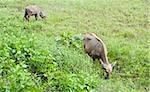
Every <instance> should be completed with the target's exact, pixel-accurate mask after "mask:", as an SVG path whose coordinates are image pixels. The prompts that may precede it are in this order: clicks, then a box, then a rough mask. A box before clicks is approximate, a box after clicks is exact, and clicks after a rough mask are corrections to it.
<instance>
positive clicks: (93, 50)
mask: <svg viewBox="0 0 150 92" xmlns="http://www.w3.org/2000/svg"><path fill="white" fill-rule="evenodd" d="M84 49H85V52H86V53H87V54H88V55H89V56H90V57H91V58H92V59H93V60H94V61H95V59H98V60H100V62H101V64H102V67H103V69H104V70H105V72H106V77H105V79H109V75H110V74H111V73H112V69H113V66H114V65H112V64H110V63H109V62H108V58H107V49H106V46H105V44H104V43H103V41H102V40H101V39H100V38H98V37H97V36H96V35H95V34H94V33H89V34H85V36H84ZM115 63H116V62H115Z"/></svg>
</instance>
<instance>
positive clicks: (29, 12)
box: [24, 5, 46, 21]
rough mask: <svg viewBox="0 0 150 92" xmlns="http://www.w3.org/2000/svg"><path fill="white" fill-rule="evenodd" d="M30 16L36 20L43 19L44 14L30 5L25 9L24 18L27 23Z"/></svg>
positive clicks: (36, 7)
mask: <svg viewBox="0 0 150 92" xmlns="http://www.w3.org/2000/svg"><path fill="white" fill-rule="evenodd" d="M30 16H35V19H36V20H37V19H38V16H40V17H41V18H45V17H46V16H45V14H44V12H43V11H42V10H41V9H40V8H39V7H38V6H36V5H30V6H27V7H26V8H25V14H24V18H25V19H26V20H28V21H29V18H30Z"/></svg>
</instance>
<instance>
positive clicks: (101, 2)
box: [0, 0, 150, 92]
mask: <svg viewBox="0 0 150 92" xmlns="http://www.w3.org/2000/svg"><path fill="white" fill-rule="evenodd" d="M35 1H36V2H35ZM0 3H2V5H1V8H0V12H1V13H0V16H1V17H0V20H1V21H0V23H1V25H0V26H1V28H2V29H3V30H2V31H1V33H2V36H3V34H5V32H4V31H12V30H13V31H23V34H21V35H28V34H29V35H30V34H34V36H35V37H37V39H38V45H39V46H40V47H41V49H46V50H49V51H50V52H51V53H52V54H53V52H55V49H57V48H56V47H57V44H56V42H55V40H56V37H58V36H59V35H61V34H64V33H66V34H67V33H70V34H73V35H75V34H81V33H85V32H94V33H96V34H97V35H98V36H99V37H101V38H102V39H103V40H104V41H105V43H106V45H107V48H108V57H109V61H110V62H114V61H118V64H117V66H116V68H115V70H114V73H113V76H112V79H110V80H109V81H105V80H103V78H102V77H101V76H102V74H101V73H100V72H102V70H101V69H99V68H98V66H95V65H92V64H93V63H92V60H91V59H90V58H89V57H88V56H87V55H85V54H84V52H83V48H80V49H79V50H76V49H73V48H65V47H64V46H61V47H60V50H62V52H63V53H65V54H64V57H63V58H64V62H65V63H66V66H62V69H68V70H69V69H70V68H71V67H72V66H74V65H75V66H74V68H75V69H76V68H77V70H78V69H80V70H81V71H80V72H85V73H89V76H92V77H91V81H92V78H94V77H96V78H94V79H97V80H94V81H97V82H98V84H97V88H96V90H97V91H98V92H100V90H103V91H102V92H112V90H113V91H114V92H124V91H126V92H131V91H133V92H138V91H139V92H141V91H146V90H148V85H149V74H148V73H149V70H148V67H149V57H148V54H149V53H148V51H149V50H150V48H149V45H150V44H149V43H148V39H149V38H148V37H149V35H150V32H149V30H148V27H149V26H150V25H149V24H148V19H147V18H148V10H147V3H146V2H145V1H144V0H108V1H107V0H30V1H21V0H17V1H15V2H14V1H13V0H7V1H6V2H0ZM18 3H19V4H18ZM29 4H36V5H39V6H41V7H42V8H43V10H44V11H45V12H46V15H47V19H46V20H45V21H42V20H39V21H35V20H34V18H32V19H31V21H30V23H27V22H24V21H23V20H22V18H23V13H24V11H23V8H24V7H25V6H26V5H29ZM7 25H9V26H7ZM4 26H6V28H4ZM24 28H25V29H24ZM1 39H2V38H1ZM56 58H57V57H56ZM58 58H59V56H58ZM93 67H94V68H93ZM89 76H88V77H87V78H90V77H89Z"/></svg>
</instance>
